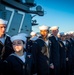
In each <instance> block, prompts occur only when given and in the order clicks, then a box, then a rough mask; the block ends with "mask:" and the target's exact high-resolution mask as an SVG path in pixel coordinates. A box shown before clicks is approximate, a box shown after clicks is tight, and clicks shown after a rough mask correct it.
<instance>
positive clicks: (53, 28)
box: [50, 26, 59, 30]
mask: <svg viewBox="0 0 74 75" xmlns="http://www.w3.org/2000/svg"><path fill="white" fill-rule="evenodd" d="M57 29H59V27H58V26H52V27H50V30H57Z"/></svg>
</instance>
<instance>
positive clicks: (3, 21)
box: [0, 18, 8, 25]
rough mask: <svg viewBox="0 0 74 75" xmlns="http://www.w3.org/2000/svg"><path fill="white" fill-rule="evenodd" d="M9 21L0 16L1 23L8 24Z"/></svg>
mask: <svg viewBox="0 0 74 75" xmlns="http://www.w3.org/2000/svg"><path fill="white" fill-rule="evenodd" d="M7 22H8V21H6V20H3V19H1V18H0V24H5V25H6V24H7Z"/></svg>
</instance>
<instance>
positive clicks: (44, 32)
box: [40, 30, 48, 37]
mask: <svg viewBox="0 0 74 75" xmlns="http://www.w3.org/2000/svg"><path fill="white" fill-rule="evenodd" d="M40 34H41V35H42V36H43V37H47V35H48V30H40Z"/></svg>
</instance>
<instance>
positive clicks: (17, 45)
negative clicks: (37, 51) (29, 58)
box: [12, 40, 24, 52]
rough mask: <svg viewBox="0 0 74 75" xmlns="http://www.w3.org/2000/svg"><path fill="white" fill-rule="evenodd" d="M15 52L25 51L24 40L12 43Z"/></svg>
mask: <svg viewBox="0 0 74 75" xmlns="http://www.w3.org/2000/svg"><path fill="white" fill-rule="evenodd" d="M12 46H13V49H14V51H15V52H20V51H22V50H23V49H24V43H23V41H22V40H15V41H13V43H12Z"/></svg>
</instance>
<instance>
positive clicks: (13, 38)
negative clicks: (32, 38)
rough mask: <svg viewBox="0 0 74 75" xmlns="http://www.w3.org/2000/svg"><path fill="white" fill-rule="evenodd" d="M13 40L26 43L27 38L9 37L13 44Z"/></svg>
mask: <svg viewBox="0 0 74 75" xmlns="http://www.w3.org/2000/svg"><path fill="white" fill-rule="evenodd" d="M15 40H22V41H24V42H25V43H26V40H27V38H26V37H25V36H20V35H14V36H12V37H11V42H13V41H15Z"/></svg>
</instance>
